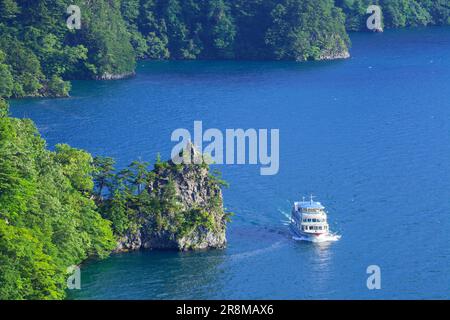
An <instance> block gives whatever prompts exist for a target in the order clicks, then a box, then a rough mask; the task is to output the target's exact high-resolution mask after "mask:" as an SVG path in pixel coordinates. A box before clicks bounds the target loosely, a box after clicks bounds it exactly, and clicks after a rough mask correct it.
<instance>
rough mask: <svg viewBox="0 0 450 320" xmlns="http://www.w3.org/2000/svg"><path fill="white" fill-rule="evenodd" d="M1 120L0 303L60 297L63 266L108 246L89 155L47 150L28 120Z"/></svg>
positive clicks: (111, 244)
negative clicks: (94, 191)
mask: <svg viewBox="0 0 450 320" xmlns="http://www.w3.org/2000/svg"><path fill="white" fill-rule="evenodd" d="M0 103H1V104H2V106H1V109H2V110H5V109H6V107H5V106H4V104H5V103H4V102H0ZM0 115H1V116H0V265H1V266H2V267H1V268H0V283H1V286H0V299H59V298H62V297H64V288H65V281H66V278H65V276H64V275H65V271H66V268H67V267H69V266H71V265H75V264H79V263H80V262H82V261H83V260H84V259H86V258H87V257H89V256H97V257H104V256H106V255H108V254H109V252H110V250H111V249H112V248H114V246H115V241H114V237H113V234H112V231H111V226H110V225H111V223H110V222H109V221H108V220H105V219H103V218H102V217H101V215H100V214H99V213H98V212H97V207H96V205H95V203H94V201H93V200H92V194H91V191H92V188H93V182H92V178H91V174H92V170H93V167H92V163H91V162H92V158H91V156H90V155H89V154H88V153H86V152H84V151H81V150H77V149H73V148H71V147H69V146H67V145H59V146H58V147H57V148H56V151H55V152H51V151H48V150H47V149H46V148H45V142H44V141H43V140H42V138H41V137H40V136H39V135H38V133H37V131H36V128H35V127H34V125H33V124H32V122H31V121H29V120H19V119H14V118H10V117H8V116H6V111H1V112H0Z"/></svg>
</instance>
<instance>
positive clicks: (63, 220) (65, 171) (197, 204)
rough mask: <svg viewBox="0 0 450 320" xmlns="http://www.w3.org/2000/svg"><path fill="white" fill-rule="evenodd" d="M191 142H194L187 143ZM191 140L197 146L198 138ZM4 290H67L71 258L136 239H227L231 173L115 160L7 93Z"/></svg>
mask: <svg viewBox="0 0 450 320" xmlns="http://www.w3.org/2000/svg"><path fill="white" fill-rule="evenodd" d="M188 148H189V149H188ZM185 150H189V151H190V152H191V154H195V153H196V152H197V151H196V150H195V148H194V147H193V146H192V145H188V146H187V148H186V149H185ZM0 154H1V157H0V239H1V241H0V265H1V266H2V267H1V268H0V283H2V285H1V286H0V299H2V300H4V299H62V298H64V297H65V294H66V293H65V288H66V279H67V274H66V272H67V268H68V267H70V266H73V265H79V264H81V263H82V262H83V261H85V260H86V259H88V258H98V259H102V258H105V257H107V256H108V255H109V254H110V253H112V252H119V251H129V250H137V249H167V250H180V251H186V250H198V249H209V248H224V247H225V245H226V234H225V232H226V224H227V222H228V221H229V219H230V214H229V213H226V212H225V210H224V208H223V199H222V191H221V187H222V186H224V185H225V183H224V182H223V181H222V180H221V178H220V175H219V174H218V173H217V172H210V168H209V166H208V165H207V164H206V163H204V162H203V163H201V164H198V165H197V164H195V165H194V164H192V165H187V164H181V165H176V164H174V163H172V162H171V161H168V162H163V161H161V160H160V159H159V157H158V159H157V161H156V163H155V164H154V168H153V169H151V170H150V169H149V167H150V165H149V163H146V162H142V161H134V162H132V163H131V164H130V165H129V166H128V167H126V168H124V169H122V170H118V171H116V170H115V168H114V160H113V159H112V158H106V157H95V158H94V157H93V156H92V155H90V154H89V153H88V152H86V151H83V150H79V149H75V148H72V147H70V146H69V145H66V144H59V145H57V146H56V147H55V150H54V151H50V150H48V149H47V148H46V142H45V140H44V139H43V138H42V137H41V136H40V135H39V132H38V130H37V129H36V126H35V125H34V123H33V122H32V121H31V120H28V119H17V118H13V117H10V116H9V112H8V105H7V103H6V101H4V100H2V99H0Z"/></svg>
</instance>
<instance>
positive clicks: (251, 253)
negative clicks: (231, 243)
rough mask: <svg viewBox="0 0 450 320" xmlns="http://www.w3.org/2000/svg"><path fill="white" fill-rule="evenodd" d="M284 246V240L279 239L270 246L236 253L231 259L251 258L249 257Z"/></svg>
mask: <svg viewBox="0 0 450 320" xmlns="http://www.w3.org/2000/svg"><path fill="white" fill-rule="evenodd" d="M281 246H282V241H278V242H276V243H274V244H272V245H271V246H269V247H266V248H262V249H256V250H251V251H247V252H243V253H236V254H233V255H231V256H230V258H231V259H233V260H240V259H245V258H249V257H253V256H257V255H260V254H263V253H266V252H269V251H272V250H275V249H278V248H279V247H281Z"/></svg>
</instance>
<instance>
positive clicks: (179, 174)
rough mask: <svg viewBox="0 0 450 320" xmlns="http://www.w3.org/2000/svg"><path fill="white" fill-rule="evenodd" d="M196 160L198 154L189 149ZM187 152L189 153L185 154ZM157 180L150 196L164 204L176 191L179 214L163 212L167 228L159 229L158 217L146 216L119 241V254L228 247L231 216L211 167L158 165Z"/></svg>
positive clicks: (150, 186)
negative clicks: (170, 192) (211, 172)
mask: <svg viewBox="0 0 450 320" xmlns="http://www.w3.org/2000/svg"><path fill="white" fill-rule="evenodd" d="M188 148H189V150H188V151H189V152H191V153H190V154H191V155H192V157H197V156H198V151H197V150H196V149H195V147H194V146H193V145H189V146H188ZM184 152H186V150H185V151H184ZM153 174H154V176H155V179H154V180H153V182H152V183H151V184H149V185H148V186H147V192H149V194H152V195H155V196H156V197H157V199H158V201H161V203H163V202H164V201H166V200H165V197H166V195H165V193H167V187H168V186H169V185H171V186H172V187H173V189H172V190H173V192H174V199H177V200H176V201H177V206H178V210H177V212H171V211H170V210H166V211H164V212H162V214H161V217H160V218H158V219H160V220H163V221H164V223H162V224H163V225H164V226H163V227H155V221H154V215H149V214H147V213H144V214H143V215H142V216H143V217H151V218H142V219H140V220H139V223H138V224H137V225H135V227H134V228H131V229H130V230H129V231H127V232H126V233H125V234H124V235H122V236H120V237H119V239H118V241H117V248H116V249H115V252H127V251H133V250H139V249H158V250H179V251H188V250H203V249H221V248H225V247H226V243H227V240H226V223H227V221H228V214H227V213H226V212H225V210H224V208H223V197H222V190H221V186H220V183H219V182H218V180H217V178H216V177H215V176H213V175H211V174H210V172H209V166H208V165H207V164H182V165H177V164H174V163H173V162H172V161H168V162H166V163H164V165H159V166H158V165H157V166H155V169H154V170H153Z"/></svg>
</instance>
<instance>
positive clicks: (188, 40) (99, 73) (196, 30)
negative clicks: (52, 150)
mask: <svg viewBox="0 0 450 320" xmlns="http://www.w3.org/2000/svg"><path fill="white" fill-rule="evenodd" d="M373 3H379V4H380V5H381V7H382V9H383V14H384V25H385V27H388V28H391V27H394V28H396V27H405V26H418V25H442V24H449V23H450V3H449V1H448V0H436V1H435V0H380V1H369V0H336V1H333V0H126V1H125V0H95V1H88V0H72V1H65V0H0V96H1V97H5V98H9V97H25V96H66V95H68V93H69V91H70V83H69V82H68V80H71V79H88V78H97V79H116V78H121V77H125V76H128V75H131V74H132V73H133V72H134V69H135V60H136V59H287V60H299V61H301V60H310V59H333V58H342V57H346V56H347V55H348V47H349V39H348V36H347V33H346V29H347V30H365V22H366V19H367V16H368V15H367V14H366V9H367V6H368V4H373ZM70 4H76V5H78V6H79V7H80V9H81V29H79V30H77V29H73V30H69V28H68V27H67V25H66V19H67V18H68V16H69V14H67V7H68V6H69V5H70Z"/></svg>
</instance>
